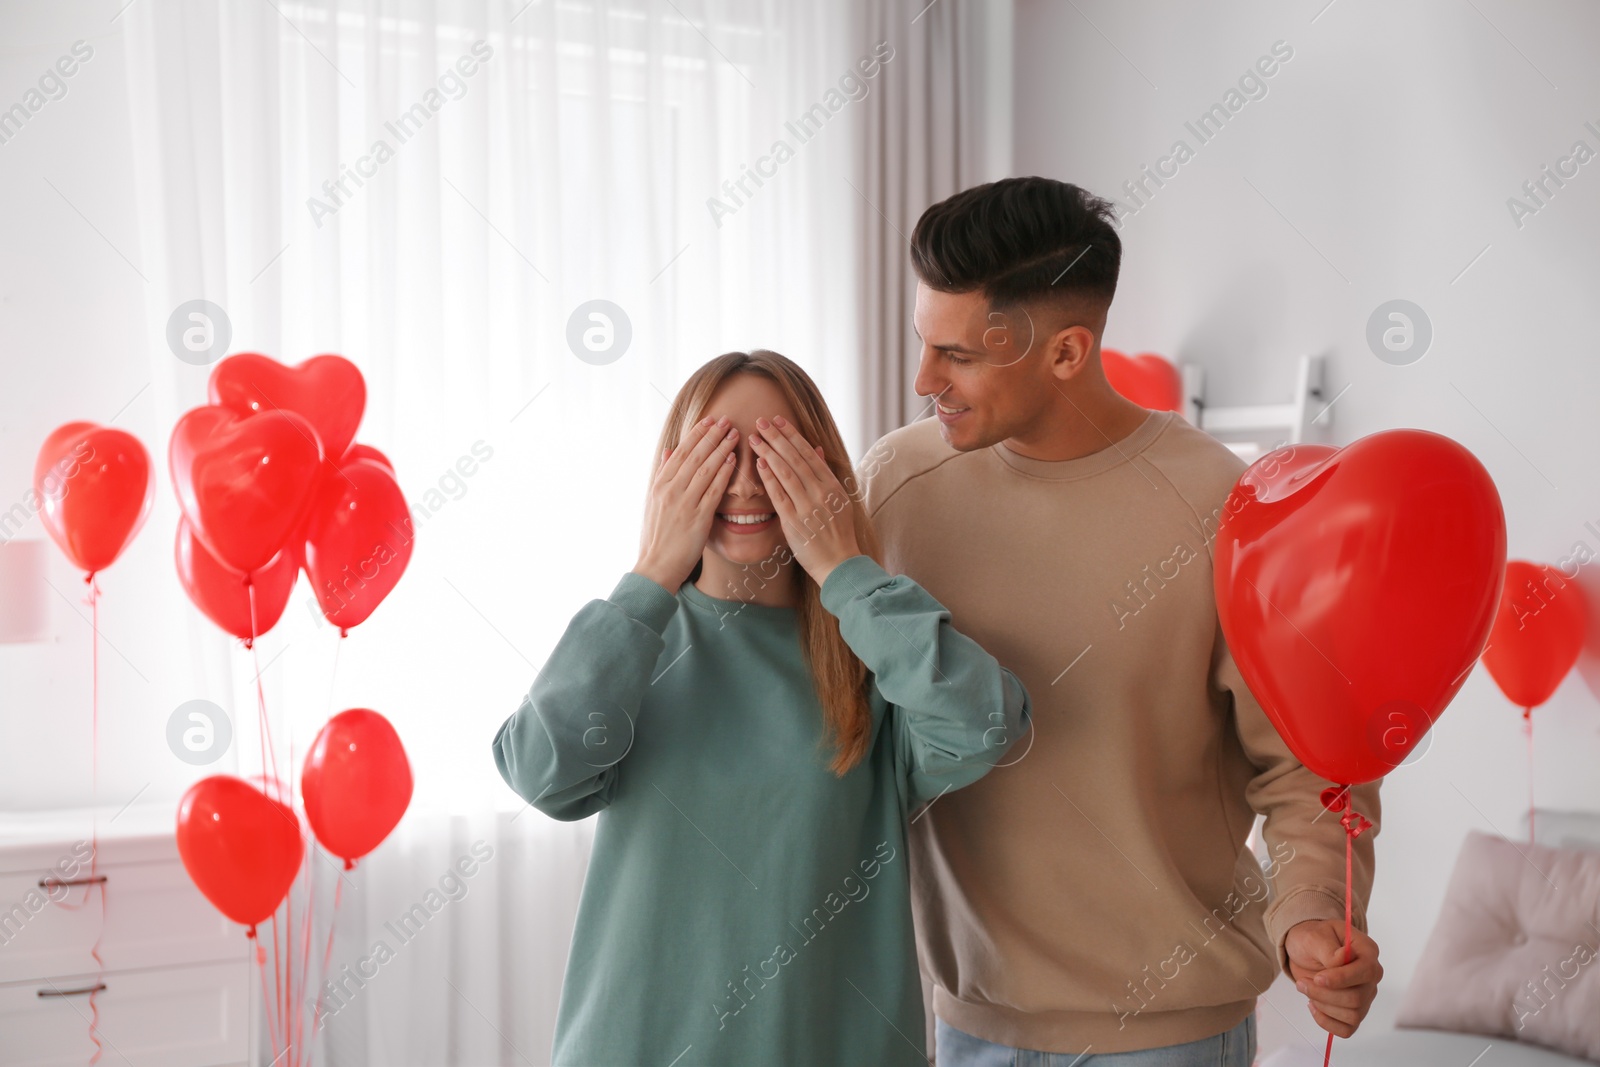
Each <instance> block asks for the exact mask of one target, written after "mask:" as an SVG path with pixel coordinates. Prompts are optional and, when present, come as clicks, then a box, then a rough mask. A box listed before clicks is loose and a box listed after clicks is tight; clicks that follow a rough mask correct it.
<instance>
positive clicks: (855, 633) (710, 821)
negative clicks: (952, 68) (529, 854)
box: [494, 351, 1030, 1067]
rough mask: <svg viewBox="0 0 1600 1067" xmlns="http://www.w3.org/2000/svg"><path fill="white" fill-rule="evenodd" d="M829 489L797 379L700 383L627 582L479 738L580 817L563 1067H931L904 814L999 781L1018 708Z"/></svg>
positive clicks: (738, 369) (763, 355) (667, 445)
mask: <svg viewBox="0 0 1600 1067" xmlns="http://www.w3.org/2000/svg"><path fill="white" fill-rule="evenodd" d="M813 441H817V442H821V444H820V445H813V444H811V442H813ZM841 475H843V477H844V480H845V482H847V483H853V481H854V479H853V477H852V475H851V467H850V460H849V457H848V455H847V454H846V452H845V449H844V445H843V443H842V441H841V439H840V437H839V433H838V430H837V428H836V427H835V425H834V422H833V418H832V416H831V415H830V414H829V413H828V410H827V407H826V405H825V404H824V403H823V401H822V398H821V395H820V394H819V393H818V391H817V388H816V386H815V385H814V384H813V383H812V381H811V378H810V377H809V376H808V375H807V374H806V373H805V371H803V370H802V369H801V368H800V367H799V366H797V365H796V364H794V363H793V362H791V361H790V360H788V359H786V358H785V357H783V356H781V355H778V354H777V353H775V352H767V351H756V352H751V353H748V354H746V353H743V352H732V353H729V354H727V355H724V356H720V357H718V358H717V359H714V360H712V361H711V362H709V363H707V364H706V365H705V366H703V367H701V368H700V369H699V370H698V371H697V372H696V373H695V374H694V375H693V376H692V377H691V378H690V379H689V381H688V382H687V383H685V385H684V387H683V388H682V390H680V391H679V394H678V397H677V399H676V400H675V401H674V403H673V405H672V410H671V411H670V413H669V414H668V416H667V422H666V426H665V428H664V429H663V431H662V438H661V449H660V450H658V452H657V460H656V464H655V472H654V476H653V479H652V485H651V489H650V496H649V500H648V503H647V505H646V509H645V519H644V531H643V536H642V538H641V542H640V553H639V559H638V563H637V564H636V565H635V566H634V568H633V569H632V570H631V571H629V572H628V573H626V574H624V575H623V576H622V578H621V580H620V581H619V582H618V583H617V585H616V588H615V589H614V590H613V591H612V593H611V595H610V597H609V598H607V599H605V600H592V601H590V602H589V603H588V604H587V605H585V606H584V607H583V608H582V609H581V610H580V611H579V612H578V614H577V615H576V616H575V617H574V618H573V620H572V622H571V624H570V625H569V626H568V627H567V630H566V633H565V634H564V635H563V636H562V638H561V640H560V641H559V642H558V643H557V644H556V647H555V649H554V650H553V651H552V652H551V654H550V658H549V659H548V661H547V662H546V663H545V666H544V668H543V669H542V670H541V671H540V672H539V676H538V678H537V679H535V681H534V683H533V687H532V689H531V690H530V691H529V693H528V695H527V696H526V697H525V698H524V699H523V701H522V704H521V706H520V707H519V708H518V709H517V711H516V713H515V714H513V715H512V716H511V717H510V718H509V719H507V720H506V722H505V724H504V725H503V726H501V728H500V731H499V733H498V734H497V736H496V737H495V741H494V754H495V763H496V765H497V766H498V767H499V768H500V774H501V776H502V777H504V778H505V780H506V782H507V783H508V784H509V785H510V786H511V787H512V789H514V790H516V792H517V793H518V794H519V795H521V796H522V797H523V798H525V799H526V800H528V801H529V802H530V803H532V804H533V806H535V807H537V808H538V809H539V810H540V811H543V812H544V813H545V814H547V815H550V816H552V817H554V818H557V819H581V818H584V817H585V816H588V815H591V814H594V813H595V812H599V813H600V820H599V824H598V826H597V828H596V831H595V839H594V851H593V856H592V859H591V861H590V865H589V872H588V876H587V878H586V880H585V882H584V887H583V896H582V900H581V903H580V905H579V909H578V920H577V928H576V930H575V932H574V934H573V941H572V950H571V955H570V957H569V959H568V963H567V971H566V980H565V983H564V984H563V987H562V993H561V1005H560V1009H559V1013H558V1018H557V1022H556V1035H555V1046H554V1052H553V1062H554V1063H555V1064H556V1065H558V1067H579V1065H582V1067H625V1065H626V1067H632V1065H636V1064H637V1065H644V1064H650V1065H653V1067H669V1065H670V1067H695V1065H729V1067H753V1065H756V1064H762V1065H767V1064H795V1065H805V1067H813V1065H814V1067H851V1065H858V1064H859V1065H863V1067H865V1065H871V1067H893V1065H899V1064H904V1065H907V1067H911V1065H915V1067H925V1065H926V1063H927V1057H926V1055H925V1052H924V1040H923V1038H924V1032H925V1031H924V1020H923V1012H922V996H921V985H920V979H919V976H918V971H917V960H916V950H915V944H914V941H913V938H912V925H911V910H910V887H909V882H908V879H907V866H906V856H905V828H906V825H907V820H908V819H909V818H911V816H912V813H913V812H914V811H915V810H916V809H917V808H918V807H919V806H920V805H921V804H923V803H925V802H928V801H932V800H935V799H937V798H938V797H939V796H940V795H941V794H943V793H945V792H948V791H950V790H952V789H960V788H961V787H962V786H965V785H968V784H970V783H971V782H974V781H976V780H977V779H978V778H980V777H982V776H983V774H984V773H985V772H986V771H988V770H989V769H990V767H991V766H993V765H994V764H995V763H996V762H998V761H999V760H1000V758H1001V756H1002V755H1003V754H1004V752H1005V750H1006V749H1007V748H1008V747H1009V746H1010V745H1011V744H1012V743H1013V742H1015V740H1016V739H1017V737H1018V735H1020V734H1021V733H1023V732H1024V730H1025V729H1026V728H1027V726H1028V723H1029V707H1030V701H1029V697H1028V694H1027V692H1026V690H1025V689H1024V688H1023V686H1022V683H1021V682H1019V681H1018V680H1017V678H1016V676H1015V675H1014V674H1012V673H1011V672H1010V671H1008V670H1006V669H1005V668H1003V667H1001V666H1000V664H999V663H997V662H996V661H995V659H994V658H993V657H992V656H990V655H989V654H988V653H986V652H984V651H983V649H982V648H980V647H978V645H977V644H976V643H974V642H973V641H972V640H971V639H970V638H967V637H964V636H963V635H961V634H959V633H957V632H956V631H955V630H954V629H953V628H952V627H951V625H950V615H949V613H948V612H947V611H946V610H945V609H944V608H943V607H942V606H941V605H940V604H939V602H938V601H936V600H935V599H934V598H933V597H932V596H930V595H929V594H928V592H927V591H926V590H924V589H923V588H922V587H921V586H919V585H917V584H916V583H915V582H913V581H911V580H910V579H909V578H906V577H904V576H890V575H889V574H887V573H886V572H885V571H884V570H883V568H882V567H881V566H879V565H878V563H877V562H876V561H875V559H874V555H875V553H876V551H877V539H876V537H875V536H874V534H873V531H872V526H871V522H870V520H869V519H868V517H867V514H866V511H865V509H864V508H863V507H862V505H861V502H860V501H859V500H858V499H857V498H856V497H855V496H853V495H852V494H851V493H850V492H847V491H846V489H845V488H844V485H843V484H841V481H840V476H841Z"/></svg>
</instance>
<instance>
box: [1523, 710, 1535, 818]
mask: <svg viewBox="0 0 1600 1067" xmlns="http://www.w3.org/2000/svg"><path fill="white" fill-rule="evenodd" d="M1522 724H1523V731H1522V732H1523V733H1524V734H1526V735H1527V737H1528V844H1530V845H1531V844H1533V709H1532V708H1523V709H1522Z"/></svg>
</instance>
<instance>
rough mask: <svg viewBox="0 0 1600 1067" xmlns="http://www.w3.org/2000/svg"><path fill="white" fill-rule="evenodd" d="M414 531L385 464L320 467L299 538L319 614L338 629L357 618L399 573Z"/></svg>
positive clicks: (360, 619)
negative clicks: (327, 469)
mask: <svg viewBox="0 0 1600 1067" xmlns="http://www.w3.org/2000/svg"><path fill="white" fill-rule="evenodd" d="M414 537H415V531H414V529H413V526H412V521H411V509H410V508H409V507H407V506H406V498H405V495H404V494H403V493H401V492H400V485H399V483H397V482H396V481H395V479H394V474H393V473H392V472H391V471H390V470H389V469H388V468H386V467H382V466H379V465H378V464H377V463H376V462H374V461H373V460H370V459H357V460H354V461H351V462H348V463H343V464H340V465H339V466H337V467H334V468H333V470H332V471H331V472H327V473H325V474H324V476H323V478H322V484H321V487H320V489H319V491H318V493H317V500H316V504H315V505H314V506H313V508H312V510H311V518H310V521H309V524H308V525H307V527H306V539H305V570H306V576H307V577H308V578H310V579H311V588H312V589H313V590H315V591H316V594H317V600H318V602H319V603H320V604H321V605H322V614H323V616H324V617H325V618H326V619H327V620H328V621H329V622H331V623H333V624H334V625H335V626H337V627H339V628H340V630H341V631H343V630H348V629H349V628H350V627H352V626H357V625H359V624H360V623H362V622H364V621H365V620H366V618H367V616H369V615H371V614H372V612H373V609H375V608H376V607H377V606H378V605H379V604H380V603H382V602H383V599H384V597H386V596H388V595H389V591H390V590H391V589H393V588H394V587H395V583H396V582H398V581H400V576H401V575H402V574H404V573H405V569H406V564H407V563H409V562H410V560H411V542H412V540H413V538H414Z"/></svg>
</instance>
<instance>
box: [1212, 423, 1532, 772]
mask: <svg viewBox="0 0 1600 1067" xmlns="http://www.w3.org/2000/svg"><path fill="white" fill-rule="evenodd" d="M1505 558H1506V533H1505V514H1504V512H1503V511H1502V509H1501V504H1500V494H1499V493H1498V492H1497V491H1496V490H1495V487H1494V482H1493V481H1492V480H1491V479H1490V478H1489V474H1488V472H1487V471H1486V470H1484V468H1483V465H1482V464H1481V463H1479V462H1478V460H1477V458H1476V457H1474V456H1473V455H1472V453H1471V452H1468V451H1467V450H1466V449H1465V448H1463V447H1462V446H1461V445H1459V444H1457V443H1456V442H1455V441H1452V440H1451V439H1449V438H1448V437H1443V436H1441V435H1439V434H1435V433H1429V432H1427V431H1424V430H1386V431H1384V432H1381V433H1376V434H1372V435H1371V436H1369V437H1363V438H1361V439H1360V440H1358V441H1356V442H1354V443H1353V444H1351V445H1348V446H1346V447H1345V448H1340V449H1335V448H1331V447H1328V446H1325V445H1290V446H1287V447H1285V448H1280V449H1277V450H1275V451H1273V452H1269V453H1268V454H1267V455H1265V456H1263V457H1261V459H1259V460H1257V461H1256V462H1255V463H1254V464H1253V465H1251V467H1250V468H1249V469H1248V470H1246V471H1245V472H1244V474H1243V475H1242V476H1240V478H1239V481H1238V484H1237V485H1236V486H1235V487H1234V489H1233V492H1232V493H1231V494H1229V497H1228V500H1227V502H1226V504H1225V505H1224V514H1223V516H1222V521H1221V524H1220V526H1219V527H1218V531H1217V540H1216V553H1215V571H1214V576H1215V582H1216V596H1217V612H1218V617H1219V619H1220V621H1221V624H1222V630H1223V634H1224V636H1225V637H1226V638H1227V641H1228V647H1229V649H1230V650H1231V652H1232V653H1233V657H1234V660H1235V662H1236V663H1237V664H1238V666H1239V672H1240V674H1241V675H1242V676H1243V678H1244V681H1245V684H1246V685H1248V686H1249V688H1250V692H1251V694H1252V695H1253V696H1255V698H1256V699H1257V700H1258V701H1259V702H1260V704H1261V706H1262V708H1263V709H1264V710H1265V711H1266V713H1267V715H1268V716H1269V717H1270V718H1271V719H1272V722H1273V724H1274V725H1275V726H1276V727H1277V728H1278V732H1279V733H1280V734H1281V735H1282V736H1283V739H1284V742H1285V743H1286V744H1287V745H1288V746H1289V748H1290V750H1291V751H1293V752H1294V754H1295V755H1296V756H1297V757H1298V758H1299V760H1300V762H1301V763H1303V764H1305V765H1306V766H1307V767H1309V768H1310V769H1311V770H1312V771H1313V772H1314V773H1316V774H1318V775H1321V776H1322V777H1324V778H1327V779H1329V780H1330V781H1332V782H1335V783H1338V784H1341V785H1357V784H1360V783H1362V782H1368V781H1372V780H1373V779H1376V778H1381V777H1382V776H1383V775H1385V774H1387V773H1388V772H1389V771H1391V770H1393V769H1394V768H1395V767H1396V766H1398V765H1399V764H1400V763H1401V762H1402V761H1403V760H1404V759H1405V757H1406V755H1407V754H1408V753H1410V752H1411V750H1412V749H1413V748H1415V746H1416V744H1417V742H1418V741H1420V740H1421V738H1422V735H1423V734H1424V733H1426V732H1427V730H1428V729H1429V728H1430V727H1431V726H1432V725H1433V723H1434V722H1435V721H1436V720H1437V719H1438V718H1439V716H1440V714H1441V713H1443V711H1444V709H1445V707H1446V706H1448V704H1449V703H1450V700H1451V698H1452V697H1454V696H1455V694H1456V691H1457V690H1458V689H1460V688H1461V685H1462V683H1463V682H1464V681H1465V680H1466V677H1467V673H1468V672H1469V671H1470V670H1471V669H1472V665H1473V663H1474V662H1475V661H1476V660H1477V658H1478V655H1479V653H1481V652H1482V651H1483V646H1484V641H1485V639H1486V638H1487V637H1488V634H1489V627H1490V625H1491V624H1492V623H1493V621H1494V614H1495V608H1496V605H1497V603H1498V602H1499V599H1500V577H1501V574H1502V573H1503V570H1504V567H1505Z"/></svg>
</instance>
